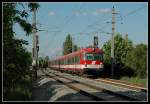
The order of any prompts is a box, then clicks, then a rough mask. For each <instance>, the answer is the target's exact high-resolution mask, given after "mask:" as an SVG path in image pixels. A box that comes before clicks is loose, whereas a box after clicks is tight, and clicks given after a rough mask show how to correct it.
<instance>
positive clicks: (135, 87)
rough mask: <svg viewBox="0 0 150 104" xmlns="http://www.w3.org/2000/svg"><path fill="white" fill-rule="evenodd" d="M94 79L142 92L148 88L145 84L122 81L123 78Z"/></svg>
mask: <svg viewBox="0 0 150 104" xmlns="http://www.w3.org/2000/svg"><path fill="white" fill-rule="evenodd" d="M94 80H96V81H100V82H104V83H108V84H113V85H116V86H120V87H125V88H129V89H133V90H140V91H142V92H146V93H147V89H146V88H145V87H144V86H142V85H138V84H134V83H130V82H126V81H121V80H116V79H109V78H98V79H94Z"/></svg>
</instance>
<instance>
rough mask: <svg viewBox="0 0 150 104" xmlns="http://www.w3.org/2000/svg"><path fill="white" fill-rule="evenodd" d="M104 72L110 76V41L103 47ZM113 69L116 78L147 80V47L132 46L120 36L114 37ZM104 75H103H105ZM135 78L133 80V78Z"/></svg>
mask: <svg viewBox="0 0 150 104" xmlns="http://www.w3.org/2000/svg"><path fill="white" fill-rule="evenodd" d="M103 50H104V63H105V72H106V73H107V74H109V75H110V76H111V56H110V52H111V40H109V41H108V42H106V43H105V44H104V46H103ZM114 53H115V68H114V76H115V77H116V78H121V77H125V76H126V79H127V77H128V78H129V79H130V77H133V78H132V79H136V78H138V79H142V78H145V79H146V78H147V45H145V44H137V45H135V46H134V45H133V43H132V41H130V40H126V39H124V38H123V37H122V36H121V34H117V35H116V36H115V49H114ZM106 73H105V74H106ZM134 77H135V78H134Z"/></svg>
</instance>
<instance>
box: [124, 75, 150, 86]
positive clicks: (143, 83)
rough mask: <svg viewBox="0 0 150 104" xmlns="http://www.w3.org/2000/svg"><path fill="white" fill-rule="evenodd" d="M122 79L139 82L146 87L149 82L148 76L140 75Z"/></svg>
mask: <svg viewBox="0 0 150 104" xmlns="http://www.w3.org/2000/svg"><path fill="white" fill-rule="evenodd" d="M121 80H124V81H128V82H132V83H137V84H140V85H143V86H144V87H147V83H148V80H147V78H139V77H122V78H121Z"/></svg>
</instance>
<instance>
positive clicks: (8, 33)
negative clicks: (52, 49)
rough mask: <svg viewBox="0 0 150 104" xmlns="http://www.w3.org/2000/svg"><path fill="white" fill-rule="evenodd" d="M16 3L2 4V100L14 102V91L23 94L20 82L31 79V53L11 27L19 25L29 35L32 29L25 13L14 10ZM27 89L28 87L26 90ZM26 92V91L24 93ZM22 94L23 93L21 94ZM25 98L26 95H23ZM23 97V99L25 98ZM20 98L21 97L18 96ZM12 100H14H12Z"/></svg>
mask: <svg viewBox="0 0 150 104" xmlns="http://www.w3.org/2000/svg"><path fill="white" fill-rule="evenodd" d="M16 5H18V4H17V3H3V88H4V92H3V94H4V100H15V98H16V97H17V96H19V95H17V92H16V90H17V91H18V89H19V88H20V90H19V91H22V92H23V89H24V90H25V88H24V87H22V85H23V84H20V82H21V81H23V80H24V78H26V76H28V77H29V79H30V77H31V70H30V65H31V61H32V59H31V53H30V52H28V51H27V50H26V49H25V48H24V47H23V45H27V44H28V42H27V41H25V40H22V39H16V38H15V37H14V35H15V32H14V31H13V25H14V24H15V23H18V24H20V26H21V27H22V28H23V30H24V32H25V33H26V34H27V35H29V34H30V33H31V30H32V27H31V24H30V23H28V21H27V20H26V18H27V17H28V14H27V13H26V12H25V11H20V10H17V9H16ZM26 89H28V87H27V88H26ZM25 92H26V91H25ZM23 93H24V92H23ZM25 96H26V95H25ZM25 96H24V97H25ZM20 97H21V96H20ZM13 98H14V99H13Z"/></svg>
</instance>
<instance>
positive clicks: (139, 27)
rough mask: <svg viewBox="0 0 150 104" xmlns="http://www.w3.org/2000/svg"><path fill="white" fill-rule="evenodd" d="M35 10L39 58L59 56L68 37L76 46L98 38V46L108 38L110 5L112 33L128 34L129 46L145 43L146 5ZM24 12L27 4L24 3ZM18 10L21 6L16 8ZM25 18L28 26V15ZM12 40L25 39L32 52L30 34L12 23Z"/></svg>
mask: <svg viewBox="0 0 150 104" xmlns="http://www.w3.org/2000/svg"><path fill="white" fill-rule="evenodd" d="M39 4H40V8H39V10H38V11H37V18H36V19H37V27H38V28H39V29H40V30H43V31H38V32H37V34H38V35H39V47H40V49H39V56H40V57H41V56H42V57H45V56H49V57H50V58H54V57H56V56H60V55H61V54H62V45H63V42H64V41H65V38H66V36H67V35H68V34H71V36H72V37H73V42H74V44H76V45H77V46H79V47H86V46H88V45H92V42H93V36H98V38H99V47H100V48H102V46H103V44H105V42H107V41H108V40H110V39H111V34H106V32H108V33H111V32H112V29H111V28H112V25H111V21H112V13H111V11H112V7H113V5H114V7H115V11H116V13H117V14H116V15H115V20H116V23H115V33H120V34H122V36H123V37H125V34H128V39H129V40H131V41H133V44H139V43H144V44H148V4H147V2H143V3H138V2H137V3H136V2H134V3H131V2H129V3H128V2H124V3H123V2H120V3H116V2H115V3H113V2H109V3H106V2H93V3H92V2H89V3H88V2H87V3H85V2H84V3H83V2H78V3H77V2H74V3H65V2H62V3H51V2H49V3H48V2H47V3H42V2H40V3H39ZM24 5H25V8H26V10H28V9H27V7H26V6H27V4H26V3H24ZM17 8H18V9H20V10H22V7H21V6H18V7H17ZM29 15H30V16H29V18H28V19H27V20H28V21H29V22H30V23H32V13H29ZM14 31H15V32H16V34H17V35H16V38H19V39H24V40H27V41H28V43H29V45H26V46H25V47H26V48H27V50H28V51H30V52H31V50H32V35H31V36H26V35H25V33H24V32H23V30H22V29H21V28H20V26H19V25H18V24H15V26H14Z"/></svg>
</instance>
